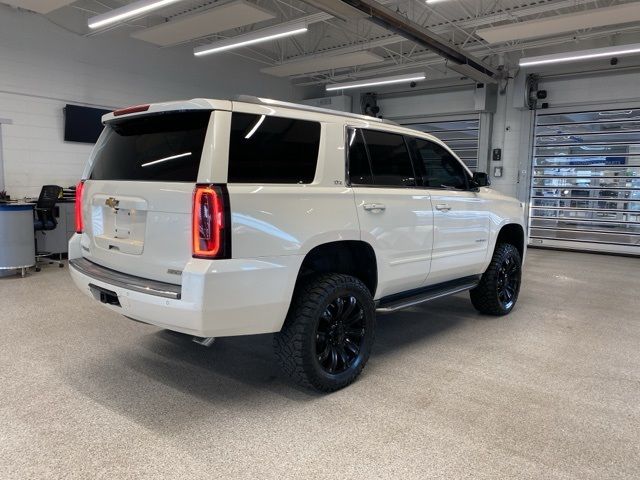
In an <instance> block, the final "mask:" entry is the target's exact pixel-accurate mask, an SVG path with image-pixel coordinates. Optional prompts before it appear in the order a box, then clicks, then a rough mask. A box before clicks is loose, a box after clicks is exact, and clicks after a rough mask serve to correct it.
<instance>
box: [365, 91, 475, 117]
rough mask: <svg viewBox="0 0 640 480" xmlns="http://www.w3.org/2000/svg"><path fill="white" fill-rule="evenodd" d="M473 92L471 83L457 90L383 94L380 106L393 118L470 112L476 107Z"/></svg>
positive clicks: (379, 99)
mask: <svg viewBox="0 0 640 480" xmlns="http://www.w3.org/2000/svg"><path fill="white" fill-rule="evenodd" d="M473 92H474V88H473V85H469V86H465V87H461V88H457V89H455V90H435V91H429V90H426V91H423V92H416V93H411V94H407V95H402V96H398V95H397V94H394V95H393V96H383V95H381V96H380V97H379V98H378V106H379V107H380V111H381V112H382V115H383V116H384V117H385V118H389V119H392V120H398V119H406V118H409V117H422V116H425V115H440V114H449V113H454V112H455V113H460V112H464V113H469V112H473V111H474V109H475V102H474V95H473ZM357 106H358V107H359V105H357Z"/></svg>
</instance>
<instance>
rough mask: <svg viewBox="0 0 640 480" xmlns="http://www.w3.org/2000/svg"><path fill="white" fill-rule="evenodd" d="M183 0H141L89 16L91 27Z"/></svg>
mask: <svg viewBox="0 0 640 480" xmlns="http://www.w3.org/2000/svg"><path fill="white" fill-rule="evenodd" d="M181 1H183V0H140V1H138V2H133V3H130V4H129V5H125V6H123V7H120V8H116V9H114V10H111V11H110V12H107V13H102V14H100V15H96V16H95V17H91V18H89V21H88V24H89V28H94V29H95V28H100V27H106V26H107V25H111V24H113V23H117V22H121V21H123V20H126V19H128V18H132V17H137V16H140V15H143V14H145V13H149V12H152V11H153V10H158V9H160V8H163V7H166V6H168V5H171V4H173V3H178V2H181Z"/></svg>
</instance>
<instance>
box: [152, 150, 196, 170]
mask: <svg viewBox="0 0 640 480" xmlns="http://www.w3.org/2000/svg"><path fill="white" fill-rule="evenodd" d="M189 155H191V152H186V153H180V154H178V155H171V156H170V157H165V158H160V159H159V160H154V161H152V162H147V163H143V164H142V165H140V166H141V167H149V166H151V165H155V164H156V163H162V162H168V161H169V160H175V159H176V158H182V157H188V156H189Z"/></svg>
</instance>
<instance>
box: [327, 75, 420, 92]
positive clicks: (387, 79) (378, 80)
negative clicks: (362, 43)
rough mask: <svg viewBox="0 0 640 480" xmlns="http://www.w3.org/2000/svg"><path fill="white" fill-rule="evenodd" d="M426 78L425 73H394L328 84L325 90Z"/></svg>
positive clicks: (389, 83) (415, 80) (330, 90)
mask: <svg viewBox="0 0 640 480" xmlns="http://www.w3.org/2000/svg"><path fill="white" fill-rule="evenodd" d="M425 78H427V77H426V75H425V74H424V73H410V74H407V75H394V76H392V77H382V78H371V79H368V80H360V81H357V82H344V83H333V84H329V85H326V87H325V90H326V91H327V92H332V91H335V90H346V89H349V88H364V87H372V86H374V85H392V84H394V83H404V82H419V81H421V80H424V79H425Z"/></svg>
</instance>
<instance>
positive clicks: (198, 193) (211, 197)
mask: <svg viewBox="0 0 640 480" xmlns="http://www.w3.org/2000/svg"><path fill="white" fill-rule="evenodd" d="M228 198H229V196H228V194H227V192H226V189H225V188H224V187H223V186H220V185H196V189H195V192H194V194H193V212H192V215H193V218H192V239H193V256H194V257H195V258H229V257H230V250H231V245H230V244H229V243H230V235H229V233H230V231H229V222H230V219H229V216H230V215H229V210H228V205H229V203H228V202H229V200H228Z"/></svg>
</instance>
